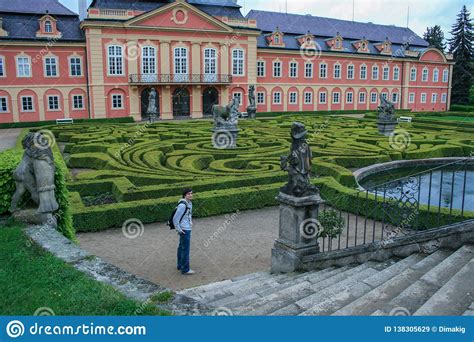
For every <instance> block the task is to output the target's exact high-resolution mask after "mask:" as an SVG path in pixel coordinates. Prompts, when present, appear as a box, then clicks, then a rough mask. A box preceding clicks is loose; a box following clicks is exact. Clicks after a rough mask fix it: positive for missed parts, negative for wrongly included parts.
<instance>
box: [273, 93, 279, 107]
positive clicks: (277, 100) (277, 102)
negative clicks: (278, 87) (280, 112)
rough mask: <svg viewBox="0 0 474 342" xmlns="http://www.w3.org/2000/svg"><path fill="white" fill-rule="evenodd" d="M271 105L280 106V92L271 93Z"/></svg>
mask: <svg viewBox="0 0 474 342" xmlns="http://www.w3.org/2000/svg"><path fill="white" fill-rule="evenodd" d="M273 104H281V92H279V91H276V92H274V93H273Z"/></svg>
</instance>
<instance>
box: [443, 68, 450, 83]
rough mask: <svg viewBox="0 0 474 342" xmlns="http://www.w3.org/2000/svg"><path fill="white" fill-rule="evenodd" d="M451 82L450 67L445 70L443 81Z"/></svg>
mask: <svg viewBox="0 0 474 342" xmlns="http://www.w3.org/2000/svg"><path fill="white" fill-rule="evenodd" d="M448 82H449V69H444V70H443V83H448Z"/></svg>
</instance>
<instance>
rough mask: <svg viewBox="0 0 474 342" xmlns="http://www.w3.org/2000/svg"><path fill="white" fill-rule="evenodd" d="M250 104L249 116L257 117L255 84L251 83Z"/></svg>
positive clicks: (248, 108)
mask: <svg viewBox="0 0 474 342" xmlns="http://www.w3.org/2000/svg"><path fill="white" fill-rule="evenodd" d="M249 102H250V104H249V106H248V107H247V114H248V116H249V118H251V119H255V118H256V115H257V105H256V102H255V86H254V85H251V86H250V87H249Z"/></svg>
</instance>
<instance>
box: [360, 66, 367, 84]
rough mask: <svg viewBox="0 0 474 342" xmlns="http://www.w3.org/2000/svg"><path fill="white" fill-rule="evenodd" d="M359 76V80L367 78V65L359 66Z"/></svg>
mask: <svg viewBox="0 0 474 342" xmlns="http://www.w3.org/2000/svg"><path fill="white" fill-rule="evenodd" d="M359 77H360V79H361V80H366V79H367V65H365V64H363V65H361V66H360V70H359Z"/></svg>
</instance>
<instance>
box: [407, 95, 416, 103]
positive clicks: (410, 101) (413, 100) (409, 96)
mask: <svg viewBox="0 0 474 342" xmlns="http://www.w3.org/2000/svg"><path fill="white" fill-rule="evenodd" d="M408 103H415V93H410V94H409V95H408Z"/></svg>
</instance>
